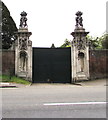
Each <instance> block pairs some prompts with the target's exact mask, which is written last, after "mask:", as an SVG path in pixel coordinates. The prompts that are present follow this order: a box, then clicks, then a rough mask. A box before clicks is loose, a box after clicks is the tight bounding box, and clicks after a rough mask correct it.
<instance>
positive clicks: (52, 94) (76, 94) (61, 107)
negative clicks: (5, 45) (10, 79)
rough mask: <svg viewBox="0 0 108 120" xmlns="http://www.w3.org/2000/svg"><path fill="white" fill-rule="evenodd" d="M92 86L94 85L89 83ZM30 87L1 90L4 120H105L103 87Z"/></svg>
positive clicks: (57, 85)
mask: <svg viewBox="0 0 108 120" xmlns="http://www.w3.org/2000/svg"><path fill="white" fill-rule="evenodd" d="M92 82H93V81H92ZM103 82H105V81H99V83H98V85H95V84H89V85H87V83H86V84H85V83H83V86H80V85H71V84H33V85H32V86H28V87H21V88H5V89H3V90H2V94H3V95H2V100H3V103H2V108H3V111H2V116H3V118H106V104H105V101H106V86H105V84H104V83H103ZM102 83H103V84H102Z"/></svg>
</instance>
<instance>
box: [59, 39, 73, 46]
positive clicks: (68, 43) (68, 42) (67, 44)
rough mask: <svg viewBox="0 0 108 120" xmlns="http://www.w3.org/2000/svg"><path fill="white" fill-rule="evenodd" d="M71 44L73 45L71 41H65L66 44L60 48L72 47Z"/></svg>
mask: <svg viewBox="0 0 108 120" xmlns="http://www.w3.org/2000/svg"><path fill="white" fill-rule="evenodd" d="M70 44H71V41H70V40H68V39H65V41H64V44H63V45H61V46H60V47H61V48H64V47H71V45H70Z"/></svg>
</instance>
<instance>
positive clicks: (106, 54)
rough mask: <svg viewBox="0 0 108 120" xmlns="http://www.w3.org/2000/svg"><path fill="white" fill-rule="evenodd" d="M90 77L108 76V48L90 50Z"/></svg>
mask: <svg viewBox="0 0 108 120" xmlns="http://www.w3.org/2000/svg"><path fill="white" fill-rule="evenodd" d="M89 53H90V56H89V57H90V61H89V71H90V78H91V79H93V78H104V77H108V63H107V61H108V50H90V51H89Z"/></svg>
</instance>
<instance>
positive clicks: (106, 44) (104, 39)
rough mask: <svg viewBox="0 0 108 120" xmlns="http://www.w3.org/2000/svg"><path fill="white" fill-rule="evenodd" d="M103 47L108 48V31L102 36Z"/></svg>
mask: <svg viewBox="0 0 108 120" xmlns="http://www.w3.org/2000/svg"><path fill="white" fill-rule="evenodd" d="M101 39H102V48H103V49H108V33H107V34H104V35H103V36H102V37H101Z"/></svg>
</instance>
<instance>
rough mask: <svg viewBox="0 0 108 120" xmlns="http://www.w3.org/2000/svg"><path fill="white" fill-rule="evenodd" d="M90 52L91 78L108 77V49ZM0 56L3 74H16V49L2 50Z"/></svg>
mask: <svg viewBox="0 0 108 120" xmlns="http://www.w3.org/2000/svg"><path fill="white" fill-rule="evenodd" d="M1 53H2V54H1ZM89 53H90V60H89V71H90V78H91V79H94V78H104V77H108V62H107V61H108V50H90V51H89ZM0 58H2V74H8V75H9V74H15V51H12V50H8V51H7V50H3V51H0ZM0 67H1V65H0Z"/></svg>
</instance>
